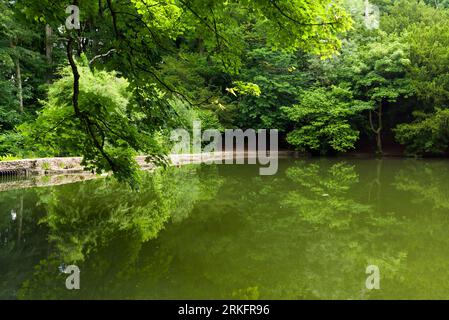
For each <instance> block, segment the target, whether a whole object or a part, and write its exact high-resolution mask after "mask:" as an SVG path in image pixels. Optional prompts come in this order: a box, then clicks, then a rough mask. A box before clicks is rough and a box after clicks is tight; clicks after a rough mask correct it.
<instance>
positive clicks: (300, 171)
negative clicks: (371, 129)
mask: <svg viewBox="0 0 449 320" xmlns="http://www.w3.org/2000/svg"><path fill="white" fill-rule="evenodd" d="M448 164H449V163H448V162H447V161H443V160H432V161H427V160H399V159H383V160H373V159H371V160H368V159H366V160H355V159H306V160H298V159H285V160H280V164H279V172H278V174H277V175H275V176H259V170H258V167H257V166H254V165H198V166H185V167H181V168H169V169H166V170H165V171H164V170H158V171H156V172H154V173H148V174H146V175H145V177H144V178H143V181H142V185H141V189H140V191H139V192H138V193H136V192H132V191H131V190H128V188H127V187H125V186H123V185H120V184H118V183H116V182H114V181H113V180H111V179H98V180H91V181H85V182H78V183H73V184H67V185H62V186H53V187H42V188H34V189H33V188H30V189H23V190H11V191H4V192H1V193H0V298H1V299H67V298H70V299H391V298H399V299H402V298H404V299H405V298H409V299H421V298H443V299H447V298H449V236H448V235H449V233H448V231H449V188H448V187H449V171H448ZM62 264H66V265H70V264H75V265H77V266H78V267H79V269H80V270H81V280H80V290H67V288H66V287H65V281H66V278H67V274H64V273H61V272H60V270H59V269H60V268H59V269H58V267H59V266H61V265H62ZM369 265H375V266H378V268H379V272H380V289H378V290H376V289H375V290H369V289H367V288H366V285H365V282H366V279H367V277H368V276H369V274H367V273H366V268H367V266H369Z"/></svg>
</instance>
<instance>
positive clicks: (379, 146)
mask: <svg viewBox="0 0 449 320" xmlns="http://www.w3.org/2000/svg"><path fill="white" fill-rule="evenodd" d="M377 119H378V120H377V121H378V128H377V153H378V154H383V148H382V128H383V125H382V102H380V103H379V111H378V113H377Z"/></svg>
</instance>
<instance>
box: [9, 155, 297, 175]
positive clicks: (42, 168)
mask: <svg viewBox="0 0 449 320" xmlns="http://www.w3.org/2000/svg"><path fill="white" fill-rule="evenodd" d="M276 154H277V155H278V157H279V158H285V157H295V156H298V154H297V153H296V152H290V151H280V152H276ZM253 157H257V153H256V152H241V153H237V152H213V153H202V154H176V155H169V156H168V158H169V160H170V163H171V164H172V165H173V166H180V165H185V164H199V163H210V162H216V163H219V162H223V161H225V160H226V159H241V158H253ZM81 161H82V158H80V157H77V158H43V159H27V160H16V161H2V162H0V175H2V172H3V173H5V172H24V171H26V172H27V174H31V175H53V174H79V173H86V172H85V171H84V168H83V167H82V166H81ZM136 161H137V163H138V164H139V166H140V167H141V168H142V169H143V170H152V169H154V168H155V165H154V164H153V163H148V162H146V157H145V156H140V157H137V158H136Z"/></svg>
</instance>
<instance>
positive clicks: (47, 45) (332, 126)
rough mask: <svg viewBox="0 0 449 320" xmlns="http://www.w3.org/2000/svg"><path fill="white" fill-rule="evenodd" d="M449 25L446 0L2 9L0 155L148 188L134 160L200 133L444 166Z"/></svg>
mask: <svg viewBox="0 0 449 320" xmlns="http://www.w3.org/2000/svg"><path fill="white" fill-rule="evenodd" d="M68 5H77V6H79V8H80V12H81V16H80V18H81V19H80V29H79V30H77V29H73V30H68V29H66V27H65V22H66V19H67V17H68V16H69V14H68V13H66V10H65V9H66V7H67V6H68ZM374 6H377V7H378V8H379V12H380V20H379V21H378V19H377V17H376V16H375V13H376V10H374V8H375V7H374ZM448 18H449V9H448V2H447V1H420V0H391V1H385V0H377V1H374V0H372V1H365V0H345V1H343V0H342V1H331V0H313V1H305V0H294V1H292V0H276V1H270V0H257V1H247V0H245V1H236V0H232V1H210V0H164V1H153V0H132V1H118V0H74V1H64V0H58V1H50V0H42V1H34V0H15V1H6V0H1V1H0V66H1V68H0V156H2V157H38V156H39V157H42V156H75V155H76V156H78V155H82V156H84V161H85V164H86V165H87V166H88V167H89V168H92V169H93V170H96V171H98V172H101V171H113V172H114V173H115V174H116V175H117V177H118V178H120V179H121V180H127V181H129V182H131V183H136V182H137V180H136V179H137V176H136V174H135V172H136V164H135V161H134V156H135V155H137V154H145V155H148V156H150V157H151V158H152V159H153V160H154V159H155V160H157V161H161V159H162V158H161V155H163V154H164V153H166V152H168V151H169V149H170V145H169V136H170V130H172V129H173V128H179V127H184V128H191V126H192V122H193V120H201V121H202V122H203V124H204V127H206V128H217V129H219V130H223V129H224V128H233V127H238V128H242V129H247V128H253V129H259V128H267V129H278V130H279V131H280V132H281V138H282V139H283V140H284V141H283V142H284V143H283V144H282V145H284V146H285V147H287V148H295V149H298V150H302V151H309V152H312V153H316V154H335V153H340V152H347V151H349V150H356V151H357V150H363V151H367V150H368V151H370V152H377V153H378V154H379V155H382V154H388V153H397V152H398V150H401V148H400V144H402V145H405V147H406V150H407V154H411V155H446V154H447V151H448V150H447V149H448V148H447V133H446V131H447V122H446V121H445V119H446V113H447V112H446V110H447V108H448V107H449V91H448V89H447V88H448V85H449V65H448V61H449V60H448V52H449V51H448V50H447V48H448V47H449V22H448V21H449V19H448ZM415 115H417V117H415Z"/></svg>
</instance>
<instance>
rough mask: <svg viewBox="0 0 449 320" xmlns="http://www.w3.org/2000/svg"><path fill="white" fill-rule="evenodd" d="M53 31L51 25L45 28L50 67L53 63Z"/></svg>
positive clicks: (46, 51) (46, 53)
mask: <svg viewBox="0 0 449 320" xmlns="http://www.w3.org/2000/svg"><path fill="white" fill-rule="evenodd" d="M52 36H53V29H52V28H51V27H50V25H48V24H47V25H46V26H45V56H46V57H47V62H48V64H49V65H51V64H52V63H53V42H52Z"/></svg>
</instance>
